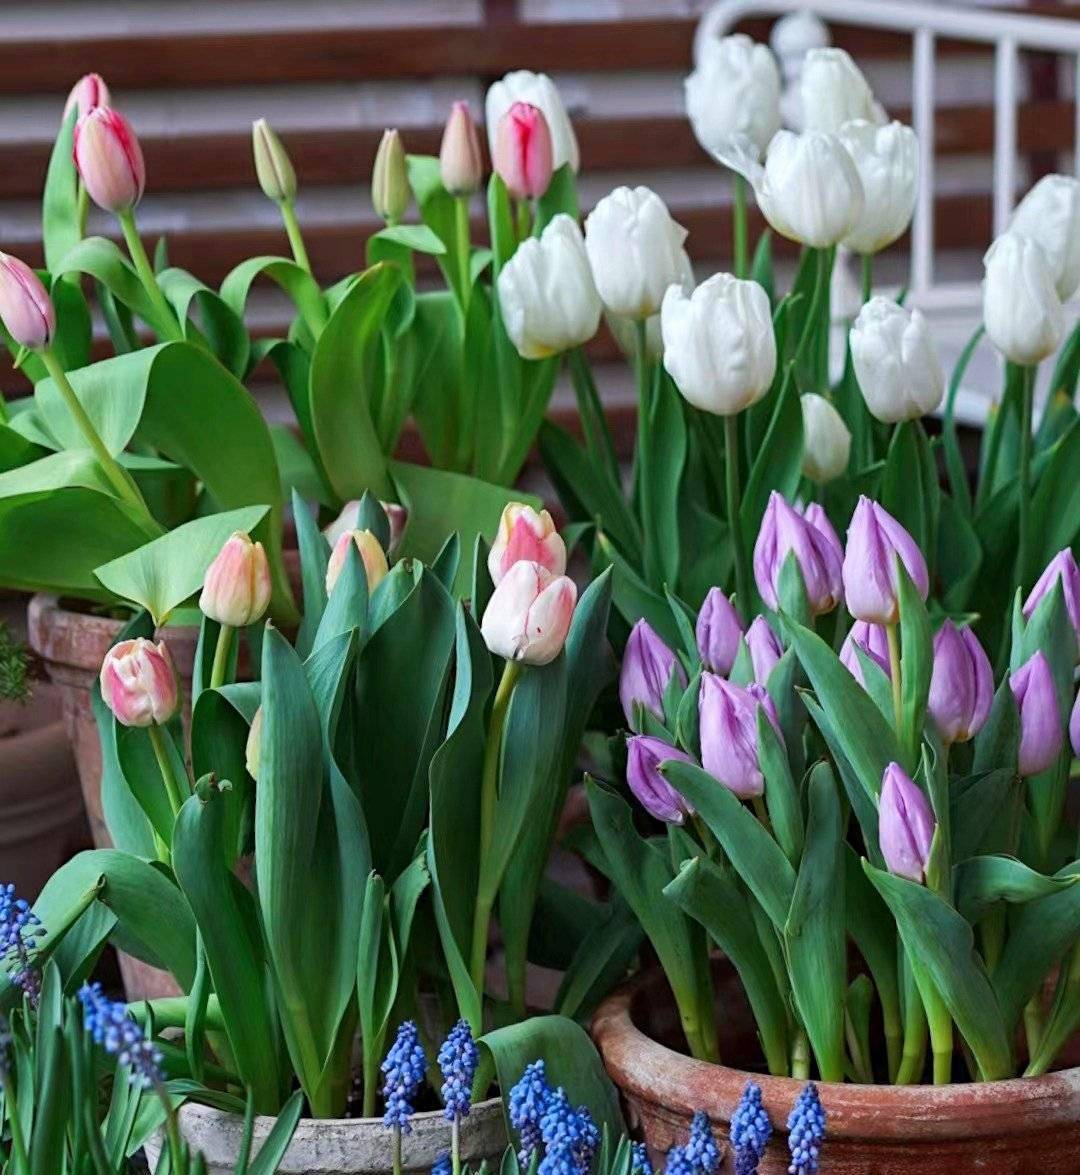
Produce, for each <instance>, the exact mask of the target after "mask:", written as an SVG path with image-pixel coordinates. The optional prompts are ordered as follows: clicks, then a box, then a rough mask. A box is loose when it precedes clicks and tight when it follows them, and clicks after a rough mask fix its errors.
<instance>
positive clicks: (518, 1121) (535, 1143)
mask: <svg viewBox="0 0 1080 1175" xmlns="http://www.w3.org/2000/svg"><path fill="white" fill-rule="evenodd" d="M508 1106H509V1114H510V1125H511V1126H512V1127H513V1128H514V1129H515V1130H516V1131H517V1133H518V1138H519V1140H520V1144H521V1145H520V1149H519V1150H518V1164H519V1165H520V1166H521V1168H522V1169H523V1170H525V1169H527V1168H528V1166H529V1164H530V1163H531V1162H532V1160H533V1158H534V1156H537V1155H541V1151H542V1152H543V1154H542V1156H541V1158H540V1163H539V1165H538V1167H537V1175H587V1172H588V1170H589V1166H590V1164H591V1163H592V1159H593V1155H594V1154H596V1148H597V1147H598V1146H599V1145H600V1130H599V1128H598V1127H597V1125H596V1123H595V1122H594V1121H593V1117H592V1115H591V1114H590V1113H589V1111H588V1109H587V1107H585V1106H578V1108H577V1109H576V1110H575V1109H574V1107H573V1106H572V1105H571V1104H570V1099H569V1098H568V1097H567V1096H566V1091H565V1090H564V1089H563V1088H562V1087H561V1086H560V1087H559V1088H558V1089H552V1088H551V1086H550V1085H549V1084H548V1080H547V1072H546V1070H545V1067H544V1062H543V1061H534V1062H533V1063H532V1064H531V1065H527V1066H526V1068H525V1072H524V1073H522V1075H521V1080H520V1081H518V1083H517V1084H516V1085H515V1086H514V1087H513V1088H512V1089H511V1090H510V1094H509V1097H508ZM650 1175H651V1172H650Z"/></svg>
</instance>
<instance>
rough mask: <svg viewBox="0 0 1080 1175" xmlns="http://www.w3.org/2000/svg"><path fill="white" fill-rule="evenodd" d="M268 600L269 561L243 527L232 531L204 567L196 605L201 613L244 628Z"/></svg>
mask: <svg viewBox="0 0 1080 1175" xmlns="http://www.w3.org/2000/svg"><path fill="white" fill-rule="evenodd" d="M269 604H270V564H269V563H268V562H267V559H266V551H265V550H263V545H262V543H253V542H252V541H251V539H250V538H248V536H247V535H246V534H244V532H243V531H240V530H238V531H237V532H236V533H235V534H234V535H232V536H231V537H230V538H229V539H228V540H227V541H226V542H225V545H224V546H223V547H222V548H221V550H220V551H219V552H218V554H217V557H216V558H215V559H214V561H213V563H211V564H210V566H209V567H208V568H207V569H206V576H205V577H204V579H203V590H202V594H201V595H200V596H199V607H200V609H202V612H203V615H205V616H209V617H210V619H211V620H216V621H217V622H218V624H228V625H231V626H232V627H233V628H244V627H246V626H247V625H249V624H254V623H255V621H256V620H261V619H262V616H263V613H264V612H265V611H266V609H267V607H269Z"/></svg>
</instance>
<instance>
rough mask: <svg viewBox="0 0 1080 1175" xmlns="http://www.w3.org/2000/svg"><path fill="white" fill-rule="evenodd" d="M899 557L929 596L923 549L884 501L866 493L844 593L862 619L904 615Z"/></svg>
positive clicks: (854, 522)
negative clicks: (897, 564) (901, 599)
mask: <svg viewBox="0 0 1080 1175" xmlns="http://www.w3.org/2000/svg"><path fill="white" fill-rule="evenodd" d="M897 559H899V560H900V562H901V563H902V564H903V565H904V569H905V570H906V571H907V573H908V575H909V576H910V577H911V582H912V583H913V584H914V585H915V590H916V591H917V592H918V593H919V595H920V596H921V597H922V599H924V600H925V599H926V597H927V596H928V595H929V593H930V576H929V574H928V573H927V570H926V560H925V559H924V558H923V554H922V551H920V550H919V548H918V546H917V545H916V543H915V540H914V539H913V538H912V537H911V535H909V534H908V532H907V531H906V530H905V529H904V528H903V527H902V526H901V525H900V523H899V522H897V521H896V519H895V518H893V516H892V515H891V514H890V513H889V512H888V510H886V509H885V507H884V506H880V505H878V503H877V502H872V501H871V500H870V499H869V498H868V497H866V496H865V494H864V495H861V496H860V497H859V503H858V505H857V506H856V507H855V513H854V514H853V515H852V516H851V525H850V526H849V527H848V538H847V549H846V550H845V552H844V594H845V596H846V598H847V610H848V611H849V612H850V613H851V615H852V616H854V617H855V619H856V620H866V621H869V622H871V623H873V624H896V622H897V621H898V620H899V619H900V601H899V597H898V592H899V590H900V585H899V578H898V575H897V568H896V560H897Z"/></svg>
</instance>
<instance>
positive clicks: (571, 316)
mask: <svg viewBox="0 0 1080 1175" xmlns="http://www.w3.org/2000/svg"><path fill="white" fill-rule="evenodd" d="M497 285H498V293H499V307H500V309H501V311H502V319H503V325H504V326H505V327H506V333H507V334H508V335H509V336H510V341H511V342H512V343H513V344H514V346H515V347H516V348H517V351H518V354H519V355H520V356H521V357H522V358H523V359H547V358H548V357H549V356H551V355H558V354H560V353H561V352H563V351H568V350H570V348H571V347H577V346H580V345H581V344H582V343H584V342H587V341H588V340H589V339H591V338H592V337H593V335H594V334H596V330H597V327H599V325H600V295H599V294H598V293H597V292H596V285H595V283H594V282H593V276H592V270H591V269H590V268H589V258H588V255H587V254H586V252H585V242H584V240H583V239H582V236H581V229H580V228H578V224H577V221H576V220H574V219H573V218H571V217H569V216H567V215H566V214H565V213H562V212H560V213H559V214H558V215H557V216H554V217H552V219H551V220H550V221H549V222H548V224H547V226H546V227H545V229H544V231H543V233H541V235H540V236H539V237H538V238H537V237H529V238H528V240H525V241H522V243H521V244H520V245H519V246H518V247H517V249H516V251H515V252H514V255H513V256H512V257H511V258H510V260H509V261H507V263H506V264H505V265H504V266H503V267H502V269H501V270H500V272H499V278H498V283H497Z"/></svg>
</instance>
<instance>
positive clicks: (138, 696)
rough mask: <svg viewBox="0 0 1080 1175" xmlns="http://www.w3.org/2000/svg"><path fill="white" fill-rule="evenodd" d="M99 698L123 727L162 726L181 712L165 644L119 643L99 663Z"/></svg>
mask: <svg viewBox="0 0 1080 1175" xmlns="http://www.w3.org/2000/svg"><path fill="white" fill-rule="evenodd" d="M100 681H101V696H102V699H103V700H104V702H105V705H106V706H108V707H109V709H110V710H111V711H112V712H113V714H114V715H115V716H116V720H117V722H120V723H122V724H123V725H124V726H153V725H155V724H156V725H158V726H162V725H164V724H165V723H166V722H168V721H169V719H170V718H172V717H173V716H174V715H176V714H177V713H178V712H179V710H180V686H179V683H178V682H177V679H176V670H175V669H174V668H173V663H172V657H171V656H170V655H169V650H168V647H167V646H166V644H165V642H164V641H161V642H159V643H158V644H154V642H153V641H149V640H146V638H145V637H137V638H135V639H134V640H129V641H120V643H119V644H116V645H113V647H112V648H111V649H110V650H109V651H108V652H107V653H106V654H105V660H104V661H103V662H102V663H101V677H100Z"/></svg>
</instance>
